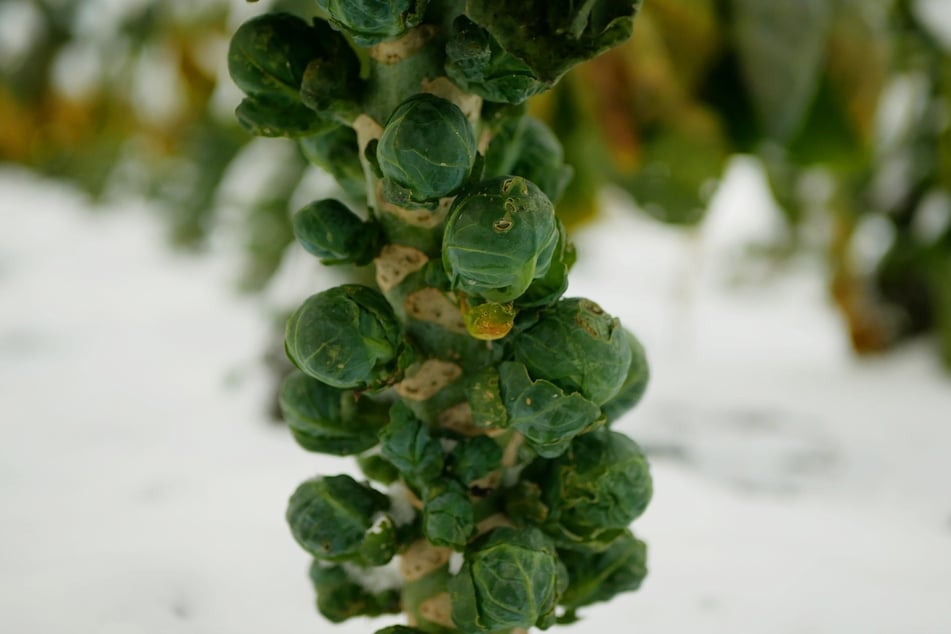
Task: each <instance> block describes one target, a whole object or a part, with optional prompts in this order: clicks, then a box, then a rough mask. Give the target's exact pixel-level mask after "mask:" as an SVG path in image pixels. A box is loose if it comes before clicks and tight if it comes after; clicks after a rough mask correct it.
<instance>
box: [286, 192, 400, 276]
mask: <svg viewBox="0 0 951 634" xmlns="http://www.w3.org/2000/svg"><path fill="white" fill-rule="evenodd" d="M293 224H294V236H295V237H296V238H297V241H298V242H300V244H301V246H303V247H304V249H305V250H306V251H307V252H308V253H310V254H312V255H315V256H317V257H318V258H320V261H321V262H322V263H323V264H348V263H352V264H357V265H361V266H362V265H364V264H367V263H368V262H370V261H371V260H372V259H373V258H374V257H376V255H377V253H379V251H380V243H381V241H382V239H383V236H382V232H381V230H380V226H379V224H377V223H374V222H364V221H363V220H361V219H360V217H359V216H357V215H356V214H355V213H353V212H352V211H350V209H349V208H348V207H347V206H346V205H344V204H343V203H342V202H340V201H339V200H334V199H332V198H328V199H325V200H318V201H315V202H312V203H310V204H309V205H307V206H306V207H304V208H303V209H301V210H300V211H298V212H297V213H296V214H294V219H293Z"/></svg>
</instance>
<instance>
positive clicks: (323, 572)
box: [310, 560, 401, 623]
mask: <svg viewBox="0 0 951 634" xmlns="http://www.w3.org/2000/svg"><path fill="white" fill-rule="evenodd" d="M310 580H311V583H313V584H314V590H316V591H317V609H318V610H319V611H320V613H321V614H322V615H324V617H325V618H327V620H329V621H331V622H332V623H342V622H343V621H346V620H347V619H350V618H353V617H355V616H379V615H381V614H397V613H399V611H400V608H401V605H400V593H399V590H395V589H394V590H382V591H380V592H376V593H374V592H372V591H370V590H368V589H366V588H364V587H363V586H362V585H360V584H359V583H358V582H356V581H354V580H353V579H351V578H350V576H349V575H348V574H347V571H346V570H345V569H344V568H343V566H335V565H328V564H326V563H324V562H322V561H320V560H314V562H313V564H311V567H310Z"/></svg>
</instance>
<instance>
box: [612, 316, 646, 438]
mask: <svg viewBox="0 0 951 634" xmlns="http://www.w3.org/2000/svg"><path fill="white" fill-rule="evenodd" d="M624 339H625V341H627V345H628V347H629V348H630V349H631V365H630V367H628V370H627V377H626V378H625V379H624V383H623V384H622V385H621V389H620V390H618V393H617V394H616V395H615V396H614V397H613V398H612V399H611V400H609V401H608V402H606V403H605V404H604V405H602V406H601V409H602V411H603V412H604V415H605V416H606V417H607V419H608V422H609V423H613V422H614V421H616V420H618V419H619V418H621V416H623V415H624V414H625V413H626V412H627V411H629V410H631V409H633V408H634V406H635V405H637V404H638V403H639V402H640V400H641V397H642V396H644V392H645V391H646V390H647V384H648V382H649V381H650V366H649V365H648V364H647V354H646V353H645V352H644V346H642V345H641V342H640V341H638V339H637V337H635V336H634V333H632V332H631V331H630V330H626V329H625V330H624Z"/></svg>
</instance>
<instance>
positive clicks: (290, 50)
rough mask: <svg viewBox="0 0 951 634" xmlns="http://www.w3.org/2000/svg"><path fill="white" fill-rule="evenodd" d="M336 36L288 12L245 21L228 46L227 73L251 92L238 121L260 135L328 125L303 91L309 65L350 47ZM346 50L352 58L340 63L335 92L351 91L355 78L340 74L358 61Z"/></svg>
mask: <svg viewBox="0 0 951 634" xmlns="http://www.w3.org/2000/svg"><path fill="white" fill-rule="evenodd" d="M334 38H339V36H338V35H336V34H334V33H333V32H331V31H330V30H329V29H326V28H325V27H321V26H320V23H317V24H316V25H314V26H311V25H309V24H307V23H306V22H304V21H303V20H302V19H300V18H298V17H296V16H294V15H290V14H288V13H266V14H264V15H260V16H257V17H255V18H252V19H251V20H248V21H247V22H245V23H244V24H242V25H241V26H240V27H239V28H238V30H237V31H236V32H235V34H234V36H233V37H232V38H231V44H230V47H229V49H228V71H229V72H230V74H231V78H232V79H233V80H234V82H235V84H237V85H238V87H239V88H240V89H241V90H242V91H244V93H245V94H246V95H247V98H246V99H244V100H243V101H242V102H241V104H240V105H239V106H238V109H237V111H236V114H237V117H238V122H239V123H241V125H242V126H243V127H244V128H245V129H246V130H248V131H249V132H250V133H252V134H256V135H260V136H281V135H286V136H304V135H308V134H316V133H318V132H320V131H322V130H324V129H326V128H327V126H328V122H327V120H326V119H324V118H322V117H320V116H318V115H317V114H316V113H315V112H313V111H312V110H310V109H309V108H307V107H306V106H305V105H303V104H302V103H301V97H300V89H301V83H302V81H303V79H304V74H305V72H307V67H308V65H309V64H311V63H312V62H315V63H317V64H318V65H319V64H320V60H326V59H330V58H331V56H333V55H338V56H339V54H340V53H341V51H342V50H343V48H344V47H346V46H347V44H346V42H343V43H342V45H340V44H339V43H336V40H335V39H334ZM341 39H342V38H341ZM348 52H349V54H350V56H351V58H352V60H351V62H350V63H349V64H348V63H346V62H345V61H343V62H341V63H340V64H339V65H338V66H337V67H336V68H337V72H338V74H336V75H335V77H336V79H337V80H339V81H341V82H343V83H342V84H341V86H339V87H337V89H336V90H334V91H333V92H334V94H341V93H347V94H349V93H350V92H353V91H352V90H351V89H350V88H349V87H351V85H352V83H353V81H354V80H353V79H352V76H351V77H350V78H348V77H345V76H344V75H343V74H341V73H342V72H349V71H350V70H352V67H353V63H355V62H356V58H355V57H353V52H352V51H348ZM344 87H348V88H347V89H346V90H345V89H344Z"/></svg>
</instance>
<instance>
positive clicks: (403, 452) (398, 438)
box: [380, 401, 444, 490]
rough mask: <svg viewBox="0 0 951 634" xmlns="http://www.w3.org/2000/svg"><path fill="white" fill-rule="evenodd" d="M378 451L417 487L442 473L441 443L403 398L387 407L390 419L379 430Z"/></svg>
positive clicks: (423, 485) (409, 482)
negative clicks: (381, 429)
mask: <svg viewBox="0 0 951 634" xmlns="http://www.w3.org/2000/svg"><path fill="white" fill-rule="evenodd" d="M380 453H381V454H382V455H383V457H384V458H386V459H387V460H389V461H390V463H392V464H393V466H394V467H396V468H397V469H399V472H400V473H401V474H403V477H404V479H406V481H407V484H409V485H411V486H413V487H414V488H416V489H418V490H421V489H423V488H424V487H425V486H426V485H428V483H430V482H432V481H434V480H436V479H437V478H438V477H439V475H440V474H441V473H442V468H443V463H444V459H443V452H442V445H440V444H439V441H438V440H437V439H436V438H433V436H432V435H431V434H430V433H429V428H428V427H427V426H426V425H425V424H424V423H423V422H422V421H420V420H419V419H418V418H416V416H415V415H414V414H413V412H412V411H411V410H410V409H409V407H408V406H407V405H406V404H405V403H404V402H403V401H397V402H396V403H394V404H393V406H392V407H391V408H390V422H389V424H388V425H387V426H386V427H385V428H384V429H383V431H382V432H380Z"/></svg>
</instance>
